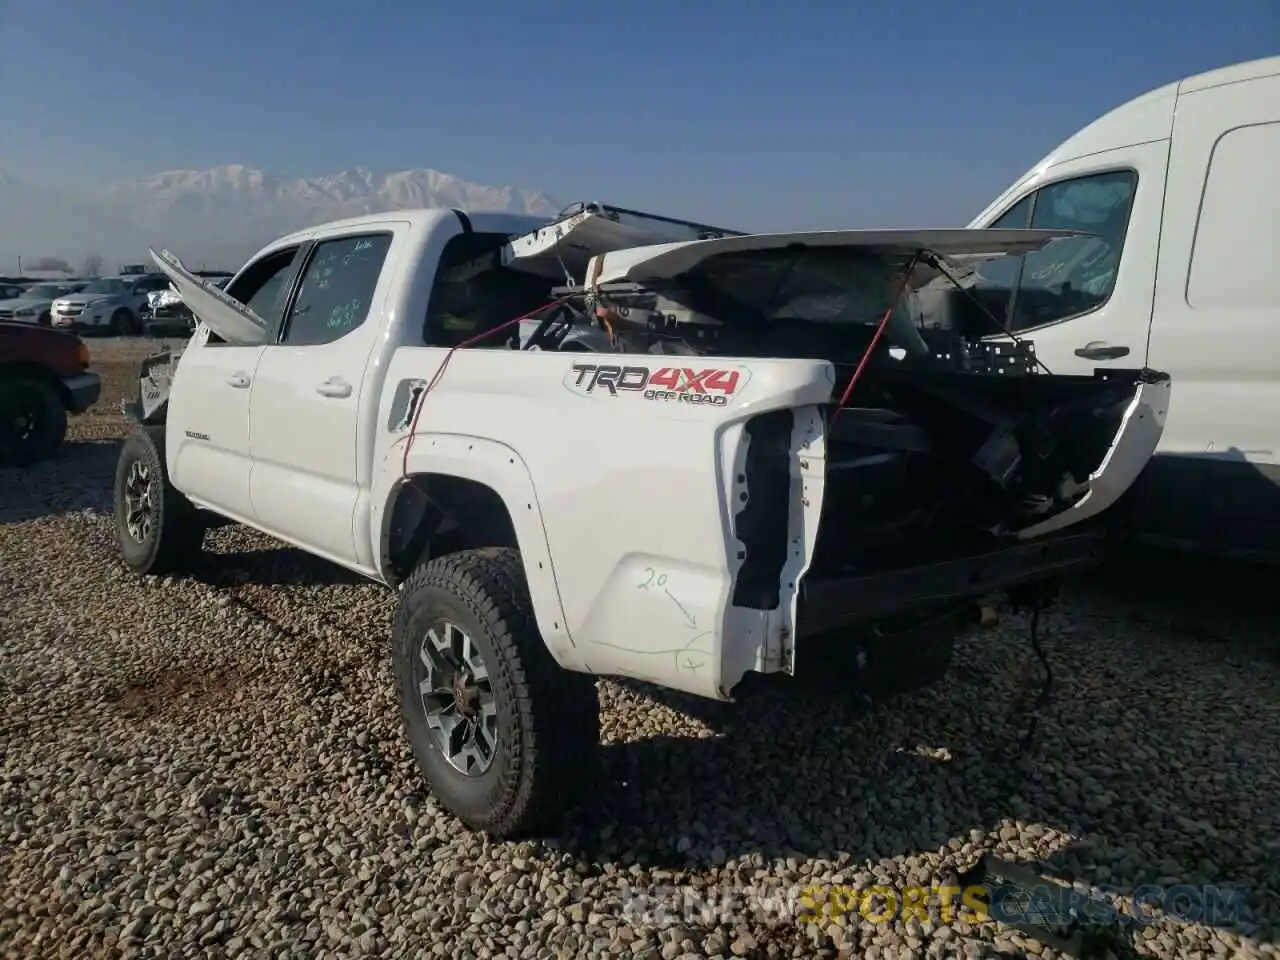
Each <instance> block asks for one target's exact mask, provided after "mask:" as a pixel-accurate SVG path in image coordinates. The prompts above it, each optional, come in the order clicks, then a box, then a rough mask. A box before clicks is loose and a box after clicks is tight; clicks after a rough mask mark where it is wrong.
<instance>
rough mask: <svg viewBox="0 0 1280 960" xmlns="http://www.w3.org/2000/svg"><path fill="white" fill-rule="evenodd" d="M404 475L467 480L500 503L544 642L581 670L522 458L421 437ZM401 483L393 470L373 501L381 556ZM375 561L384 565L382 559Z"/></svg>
mask: <svg viewBox="0 0 1280 960" xmlns="http://www.w3.org/2000/svg"><path fill="white" fill-rule="evenodd" d="M402 451H403V447H402V446H401V445H400V444H396V445H395V446H394V447H393V448H392V449H391V451H390V452H389V455H388V456H389V459H394V460H397V461H398V460H399V459H400V457H401V456H402V455H403V453H402ZM396 466H397V467H399V464H398V463H397V464H396ZM407 472H408V474H409V475H410V476H412V475H414V474H420V473H435V474H447V475H449V476H453V477H458V478H459V479H462V480H471V481H474V482H476V483H480V484H483V485H484V486H486V487H489V488H490V489H491V490H493V491H494V492H495V493H497V494H498V496H499V497H501V498H502V502H503V503H504V504H505V505H506V508H507V513H508V514H510V516H511V524H512V526H513V527H514V529H515V534H516V542H517V543H518V544H519V547H520V557H521V560H522V561H523V563H524V572H525V579H526V581H527V582H528V585H529V597H530V600H531V601H532V603H533V612H534V617H535V619H536V620H537V624H538V630H539V632H540V633H541V634H542V638H543V641H544V642H545V643H546V645H547V649H548V650H550V651H551V655H552V656H553V657H554V658H555V660H556V662H557V663H558V664H559V665H560V666H561V667H563V668H565V669H568V670H581V669H583V665H582V663H581V654H580V652H579V651H578V649H577V648H576V646H575V644H574V642H573V639H572V638H571V637H570V636H569V630H568V626H567V620H566V618H565V614H564V605H563V602H562V600H561V597H560V586H559V583H558V582H557V581H556V575H555V568H554V565H553V564H552V561H551V550H550V546H549V543H548V538H547V531H546V528H545V526H544V525H543V520H542V507H541V505H540V504H539V502H538V495H537V491H536V490H535V489H534V483H533V476H532V474H531V473H530V472H529V467H528V465H527V464H526V463H525V462H524V459H523V458H522V457H521V456H520V454H519V453H517V452H516V450H515V449H514V448H512V447H509V446H507V445H506V444H505V443H500V442H499V441H496V440H489V439H485V438H481V437H472V436H467V435H464V434H450V433H419V434H417V435H416V436H415V437H414V440H413V447H412V449H411V450H410V451H409V459H408V464H407ZM405 482H406V481H405V478H404V476H402V475H401V471H400V470H399V469H397V470H395V478H394V481H393V483H392V484H391V486H390V489H389V490H388V491H387V493H386V495H385V496H384V497H379V498H377V499H376V500H375V502H376V503H378V504H379V507H378V515H377V516H375V517H374V518H373V519H374V524H375V527H374V529H376V530H378V531H380V543H379V545H378V547H379V552H378V554H377V556H379V557H381V556H382V553H381V546H382V544H383V543H385V542H386V537H387V531H386V525H387V524H388V523H389V522H390V517H391V511H392V507H393V505H394V503H395V500H396V497H397V496H398V495H399V493H400V490H401V489H402V487H403V485H404V483H405ZM379 562H380V563H385V560H380V561H379ZM382 573H383V576H384V577H387V576H388V575H389V573H390V571H388V570H386V569H384V570H383V571H382Z"/></svg>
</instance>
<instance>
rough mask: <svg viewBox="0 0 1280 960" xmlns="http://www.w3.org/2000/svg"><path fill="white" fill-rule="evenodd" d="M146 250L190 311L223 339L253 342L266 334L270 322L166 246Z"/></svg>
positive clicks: (249, 344)
mask: <svg viewBox="0 0 1280 960" xmlns="http://www.w3.org/2000/svg"><path fill="white" fill-rule="evenodd" d="M147 252H148V253H150V254H151V259H152V260H153V261H155V264H156V266H157V267H159V268H160V270H161V271H162V272H163V273H164V274H165V276H167V277H168V278H169V280H170V282H172V283H173V286H174V288H175V289H176V290H177V292H178V296H179V297H180V298H181V299H182V302H183V303H185V304H186V305H187V309H188V310H190V311H191V313H192V315H193V316H194V317H195V318H196V319H197V320H199V321H200V322H201V323H203V324H204V325H205V326H206V327H208V328H209V329H210V330H212V331H213V332H214V333H216V334H217V335H218V336H219V337H221V338H222V339H223V340H225V341H226V342H227V343H239V344H245V345H247V346H253V345H255V344H259V343H264V342H266V340H267V339H268V338H269V337H270V335H271V324H269V323H268V322H267V321H266V320H264V319H263V318H262V317H260V316H258V315H257V314H256V313H254V312H253V311H252V310H250V309H249V308H248V307H247V306H245V305H244V304H243V303H241V302H240V301H238V300H235V299H233V298H232V297H231V296H230V295H228V294H227V293H224V292H223V291H222V290H220V289H219V288H218V287H216V286H214V285H213V283H212V282H210V281H208V280H205V279H204V278H203V277H198V276H196V275H195V274H194V273H192V272H191V271H190V270H188V269H187V268H186V267H185V266H183V265H182V261H181V260H179V259H178V258H177V257H176V256H174V255H173V254H172V253H170V252H169V251H168V250H163V251H159V252H157V251H156V250H154V249H151V250H148V251H147Z"/></svg>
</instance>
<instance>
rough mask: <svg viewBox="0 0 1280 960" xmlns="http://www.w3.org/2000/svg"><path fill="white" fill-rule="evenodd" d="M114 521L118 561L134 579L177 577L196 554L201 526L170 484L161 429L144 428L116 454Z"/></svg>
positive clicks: (182, 497) (201, 535)
mask: <svg viewBox="0 0 1280 960" xmlns="http://www.w3.org/2000/svg"><path fill="white" fill-rule="evenodd" d="M115 520H116V540H117V542H118V543H119V544H120V555H121V557H122V558H123V559H124V562H125V565H126V566H128V567H129V569H130V570H132V571H133V572H134V573H141V574H156V575H160V574H165V573H172V572H176V571H178V570H180V569H182V568H183V567H185V566H187V565H188V564H189V563H190V562H191V560H192V559H194V557H195V556H196V555H197V554H199V552H200V547H201V545H202V544H203V542H204V533H205V525H204V523H203V521H202V520H201V518H200V515H199V513H198V511H197V510H196V508H195V507H193V506H192V505H191V503H190V502H189V501H188V500H187V498H186V497H184V496H183V495H182V494H181V493H179V492H178V491H177V490H176V489H174V487H173V484H171V483H170V482H169V474H168V471H167V470H166V469H165V460H164V427H162V426H156V427H143V428H141V429H140V430H138V431H136V432H135V433H134V434H133V435H131V436H130V437H129V439H127V440H126V441H125V442H124V446H123V447H122V448H121V449H120V459H119V460H117V461H116V482H115Z"/></svg>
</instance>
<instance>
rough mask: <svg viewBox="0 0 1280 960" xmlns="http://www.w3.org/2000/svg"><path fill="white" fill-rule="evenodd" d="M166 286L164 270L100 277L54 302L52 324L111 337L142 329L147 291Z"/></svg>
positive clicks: (166, 287)
mask: <svg viewBox="0 0 1280 960" xmlns="http://www.w3.org/2000/svg"><path fill="white" fill-rule="evenodd" d="M168 287H169V278H168V277H166V276H165V275H164V274H163V273H152V274H144V275H141V276H139V275H128V276H120V277H102V278H100V279H98V280H94V281H93V282H92V283H90V284H89V285H88V286H86V287H85V288H84V289H83V290H81V291H80V292H79V293H73V294H71V295H70V296H66V297H59V298H58V299H57V300H55V301H54V302H53V310H52V318H51V319H52V325H53V326H54V327H59V328H61V329H63V330H75V331H77V332H82V333H106V334H111V335H114V336H119V335H121V334H134V333H141V332H142V322H141V314H142V306H143V304H145V303H146V302H147V294H149V293H154V292H155V291H157V290H165V289H168Z"/></svg>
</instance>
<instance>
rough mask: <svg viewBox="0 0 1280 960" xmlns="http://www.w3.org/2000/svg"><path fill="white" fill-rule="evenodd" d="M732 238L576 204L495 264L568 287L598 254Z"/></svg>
mask: <svg viewBox="0 0 1280 960" xmlns="http://www.w3.org/2000/svg"><path fill="white" fill-rule="evenodd" d="M736 236H743V234H742V233H741V232H740V231H737V230H729V229H727V228H725V227H715V226H711V225H709V224H705V223H694V222H692V221H689V220H678V219H676V218H674V217H665V216H661V215H659V214H656V213H644V212H641V211H639V210H626V209H623V208H622V207H613V206H609V205H608V204H603V203H577V204H574V205H573V206H571V207H569V208H567V209H566V210H565V211H564V212H563V213H561V214H560V216H558V217H557V218H556V219H555V220H554V221H553V222H551V223H549V224H547V225H546V226H543V227H539V228H538V229H537V230H534V231H532V232H531V233H526V234H523V235H521V236H518V237H515V238H513V239H512V240H511V241H510V242H509V243H508V244H507V245H506V246H505V247H504V248H503V250H502V253H501V265H502V266H504V267H510V268H511V269H513V270H520V271H522V272H524V273H533V274H537V275H538V276H542V277H547V278H548V279H551V280H565V281H566V282H570V283H573V282H577V281H578V280H579V279H581V277H582V276H583V274H584V272H585V270H586V267H587V261H588V260H589V259H590V258H591V257H593V256H596V255H598V254H601V253H607V252H610V251H614V250H625V249H628V248H630V247H638V246H642V245H652V244H658V243H672V242H679V241H686V240H706V239H710V238H716V237H736Z"/></svg>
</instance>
